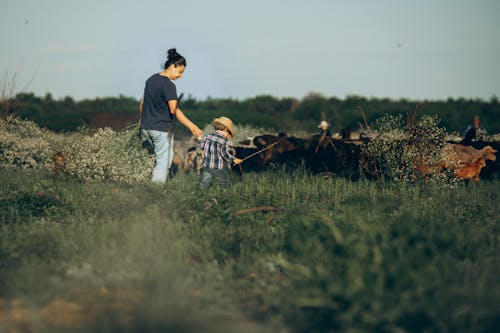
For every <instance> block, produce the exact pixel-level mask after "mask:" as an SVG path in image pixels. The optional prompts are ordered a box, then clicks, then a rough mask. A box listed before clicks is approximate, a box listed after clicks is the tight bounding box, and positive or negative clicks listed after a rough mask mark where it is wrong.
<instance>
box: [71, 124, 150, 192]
mask: <svg viewBox="0 0 500 333" xmlns="http://www.w3.org/2000/svg"><path fill="white" fill-rule="evenodd" d="M64 154H65V163H64V167H63V170H64V171H65V172H66V173H68V174H70V175H75V176H78V177H80V178H82V179H84V180H86V181H89V182H95V181H104V180H111V181H118V182H123V183H137V182H141V181H145V180H147V179H149V177H150V174H151V170H152V169H153V166H154V158H153V157H152V156H150V155H148V153H147V151H146V150H145V149H143V148H142V145H141V142H140V140H139V138H138V136H137V132H136V131H135V130H128V131H121V132H115V131H113V130H112V129H110V128H103V129H98V130H97V131H96V132H95V133H93V134H91V135H83V136H82V137H81V139H80V140H74V142H73V143H72V144H71V145H70V146H69V147H68V149H67V151H65V152H64Z"/></svg>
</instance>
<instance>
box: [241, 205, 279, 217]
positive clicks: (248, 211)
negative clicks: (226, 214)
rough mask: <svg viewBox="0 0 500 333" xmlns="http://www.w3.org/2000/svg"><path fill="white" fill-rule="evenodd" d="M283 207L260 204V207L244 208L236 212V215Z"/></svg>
mask: <svg viewBox="0 0 500 333" xmlns="http://www.w3.org/2000/svg"><path fill="white" fill-rule="evenodd" d="M280 209H281V208H278V207H273V206H260V207H253V208H247V209H242V210H239V211H237V212H235V213H234V215H243V214H249V213H255V212H268V211H276V210H280Z"/></svg>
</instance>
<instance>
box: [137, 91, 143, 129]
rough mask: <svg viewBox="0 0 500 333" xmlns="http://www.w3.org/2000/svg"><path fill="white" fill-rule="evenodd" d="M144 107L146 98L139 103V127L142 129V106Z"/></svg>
mask: <svg viewBox="0 0 500 333" xmlns="http://www.w3.org/2000/svg"><path fill="white" fill-rule="evenodd" d="M143 105H144V97H142V99H141V102H140V103H139V123H138V124H137V127H139V128H140V127H141V118H142V106H143Z"/></svg>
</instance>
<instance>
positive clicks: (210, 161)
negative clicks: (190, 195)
mask: <svg viewBox="0 0 500 333" xmlns="http://www.w3.org/2000/svg"><path fill="white" fill-rule="evenodd" d="M213 125H214V128H215V133H212V134H208V135H206V136H205V137H203V139H202V140H201V141H200V145H201V148H202V149H203V152H204V157H203V163H202V167H203V168H202V170H201V176H200V187H201V188H202V189H203V190H206V189H208V188H209V187H210V185H211V184H212V181H213V180H214V178H215V180H216V181H217V183H219V186H221V187H222V188H228V187H229V172H228V170H227V167H226V161H230V162H233V163H234V164H236V165H237V164H240V163H242V162H243V161H242V160H241V159H239V158H236V157H235V156H233V155H231V153H230V152H229V149H228V145H227V140H228V139H231V138H233V137H234V134H235V132H234V128H233V122H232V120H231V119H229V118H227V117H220V118H215V119H214V121H213Z"/></svg>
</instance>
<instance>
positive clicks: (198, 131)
mask: <svg viewBox="0 0 500 333" xmlns="http://www.w3.org/2000/svg"><path fill="white" fill-rule="evenodd" d="M190 130H191V133H193V135H194V136H195V137H197V138H198V137H200V136H202V135H203V131H202V130H201V129H200V128H199V127H198V126H196V125H194V126H193V127H192V128H190Z"/></svg>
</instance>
